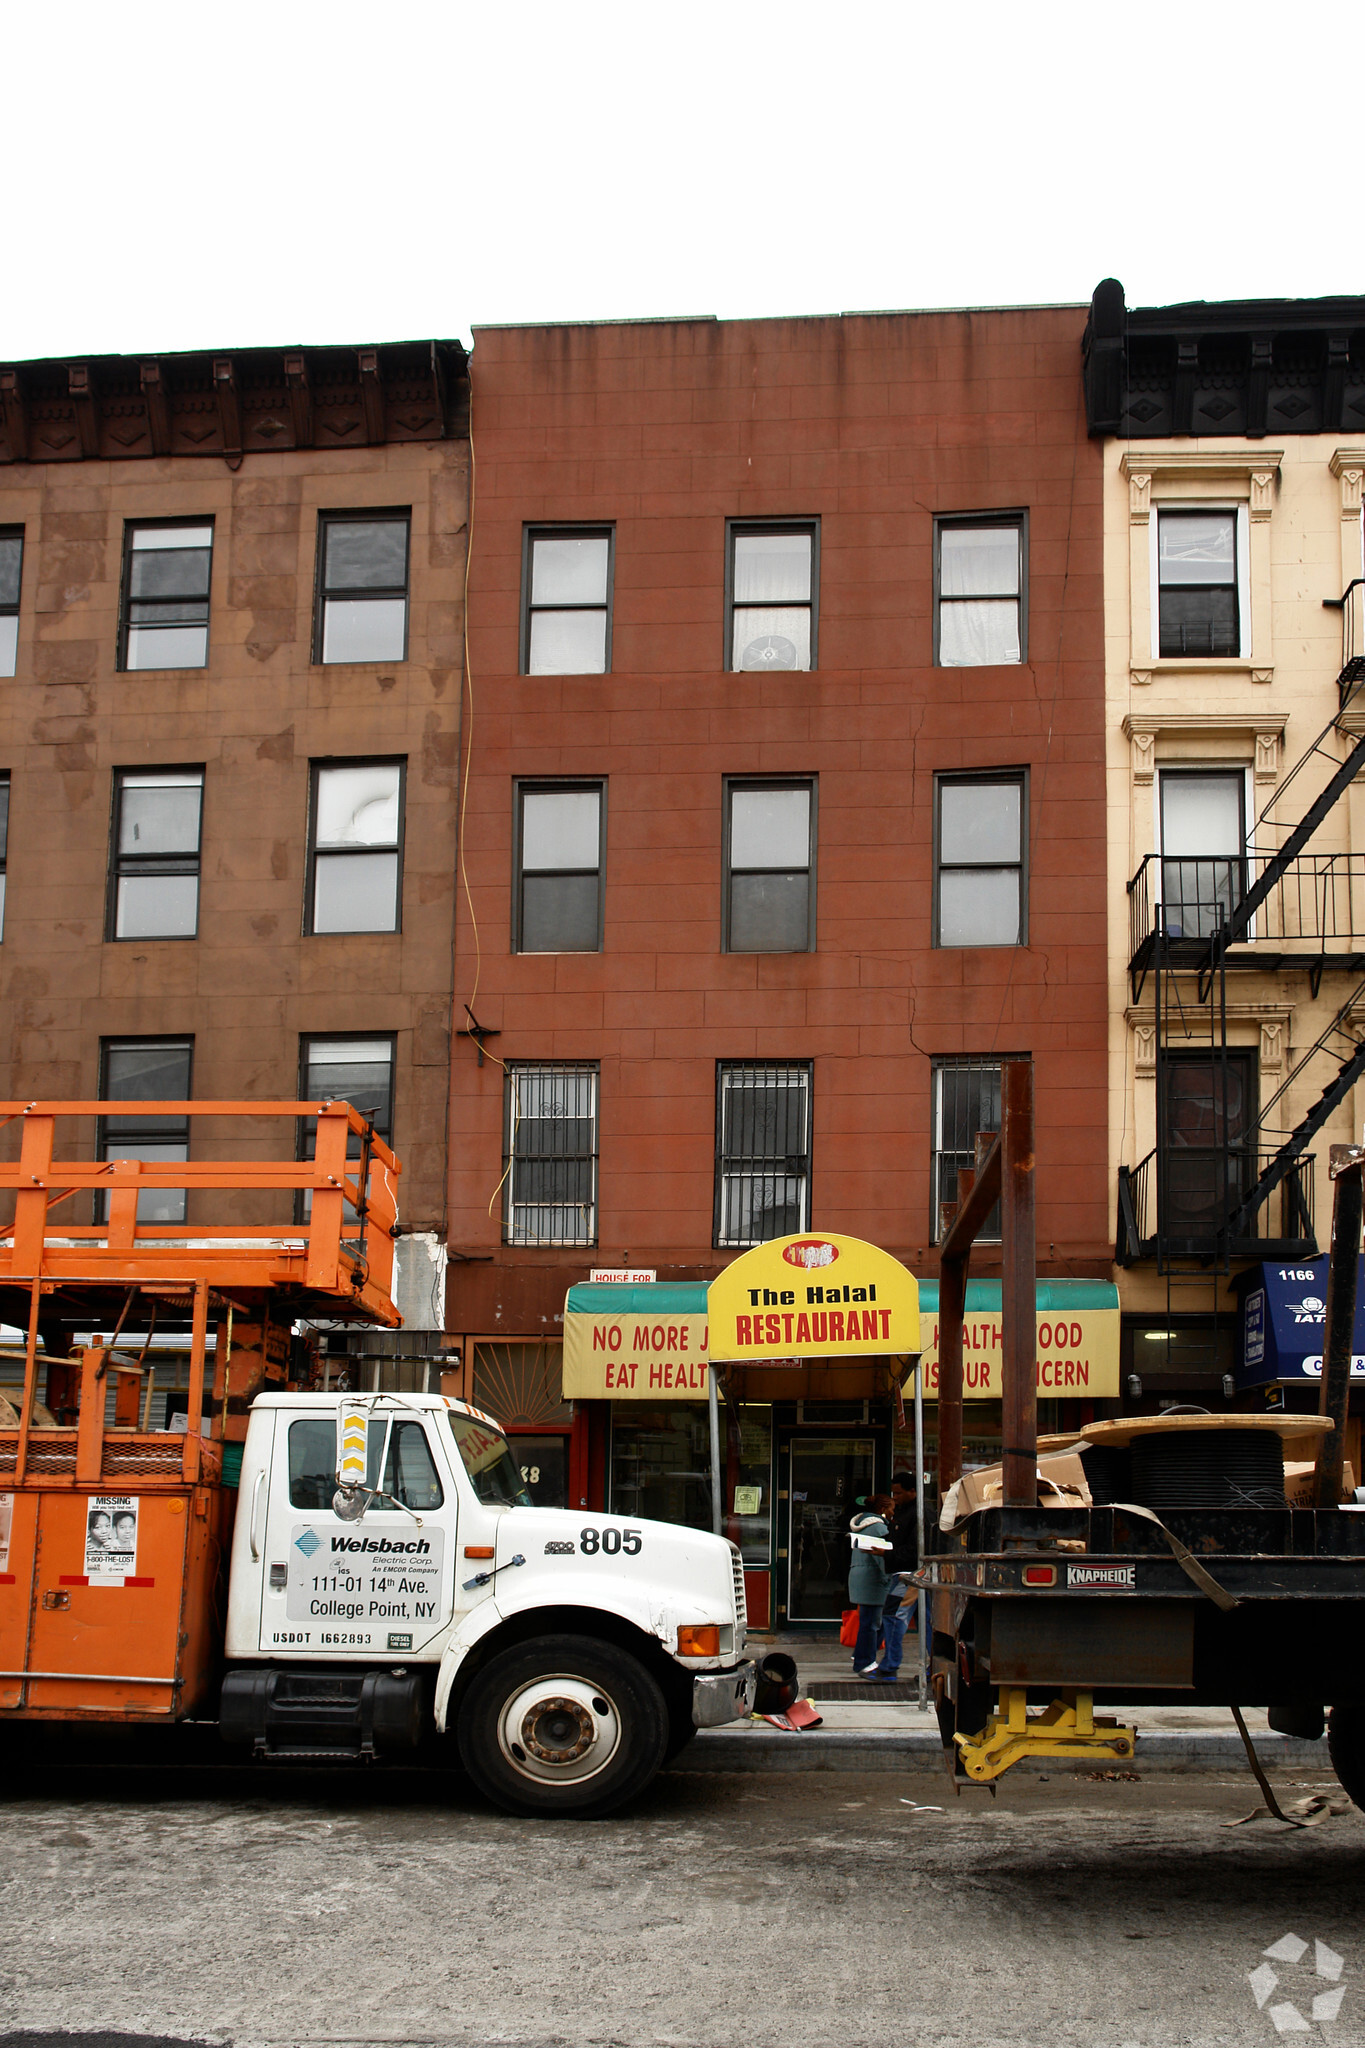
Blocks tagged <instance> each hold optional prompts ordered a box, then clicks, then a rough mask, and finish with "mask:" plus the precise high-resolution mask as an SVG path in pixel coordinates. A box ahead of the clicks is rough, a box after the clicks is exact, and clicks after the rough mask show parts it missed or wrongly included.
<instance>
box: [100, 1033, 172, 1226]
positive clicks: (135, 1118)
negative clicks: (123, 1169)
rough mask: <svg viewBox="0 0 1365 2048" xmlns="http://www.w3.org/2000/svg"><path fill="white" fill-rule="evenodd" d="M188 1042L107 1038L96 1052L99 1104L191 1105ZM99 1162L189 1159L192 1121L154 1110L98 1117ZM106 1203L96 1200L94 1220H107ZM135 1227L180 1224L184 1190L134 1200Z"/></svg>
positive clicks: (152, 1192) (165, 1190)
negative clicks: (97, 1053)
mask: <svg viewBox="0 0 1365 2048" xmlns="http://www.w3.org/2000/svg"><path fill="white" fill-rule="evenodd" d="M193 1058H194V1040H193V1039H192V1038H106V1039H105V1040H104V1041H103V1042H102V1044H101V1046H100V1100H101V1101H102V1102H130V1103H131V1102H136V1103H147V1104H155V1103H162V1102H166V1103H170V1102H188V1101H189V1099H190V1072H191V1066H192V1063H193ZM95 1150H96V1155H97V1157H99V1158H100V1159H158V1160H159V1159H176V1160H179V1159H188V1158H189V1156H190V1120H189V1117H188V1116H186V1115H185V1114H184V1112H183V1111H178V1110H168V1111H166V1112H164V1113H162V1112H161V1111H159V1110H157V1109H154V1108H147V1109H136V1110H130V1111H129V1112H128V1114H127V1115H126V1116H122V1115H119V1114H117V1113H115V1114H113V1115H107V1116H102V1117H101V1118H100V1119H99V1123H98V1126H97V1129H96V1133H95ZM108 1213H109V1212H108V1198H107V1196H104V1195H96V1197H95V1220H96V1222H97V1223H102V1222H104V1221H105V1220H106V1219H107V1217H108ZM137 1220H138V1222H139V1223H183V1222H184V1221H185V1190H184V1189H183V1188H152V1189H149V1190H148V1191H147V1193H146V1194H141V1195H139V1196H138V1198H137Z"/></svg>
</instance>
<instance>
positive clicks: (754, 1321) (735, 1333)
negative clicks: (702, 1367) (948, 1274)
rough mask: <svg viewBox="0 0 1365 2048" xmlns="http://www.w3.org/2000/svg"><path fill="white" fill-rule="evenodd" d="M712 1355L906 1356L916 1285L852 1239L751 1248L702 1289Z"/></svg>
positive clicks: (914, 1341) (749, 1360) (913, 1345)
mask: <svg viewBox="0 0 1365 2048" xmlns="http://www.w3.org/2000/svg"><path fill="white" fill-rule="evenodd" d="M707 1301H708V1303H709V1305H710V1310H711V1352H712V1356H713V1357H715V1358H716V1359H717V1360H724V1361H725V1363H727V1364H730V1363H738V1364H742V1365H750V1364H763V1363H769V1364H771V1363H772V1362H774V1361H776V1360H785V1359H791V1358H887V1357H893V1358H895V1357H904V1356H905V1355H906V1354H907V1353H910V1352H916V1351H918V1350H919V1348H920V1330H919V1287H918V1285H917V1283H916V1281H915V1279H914V1277H913V1275H912V1274H910V1273H909V1272H907V1270H906V1268H905V1267H904V1266H903V1265H902V1264H901V1262H900V1260H899V1259H893V1258H892V1256H891V1254H890V1252H884V1251H882V1249H881V1248H880V1246H878V1245H875V1244H865V1243H864V1241H863V1240H862V1238H860V1237H833V1236H831V1235H829V1234H828V1233H827V1232H818V1233H817V1232H815V1231H803V1232H802V1233H801V1234H800V1235H799V1236H797V1237H778V1238H774V1239H773V1240H772V1242H771V1243H769V1244H759V1245H755V1246H754V1248H753V1250H752V1251H748V1252H744V1253H742V1254H741V1256H740V1257H739V1258H737V1259H736V1260H735V1262H734V1264H733V1265H731V1266H727V1267H726V1269H725V1271H724V1272H723V1273H722V1274H720V1275H719V1277H718V1278H717V1279H715V1280H713V1281H712V1282H711V1285H710V1287H709V1288H708V1289H707Z"/></svg>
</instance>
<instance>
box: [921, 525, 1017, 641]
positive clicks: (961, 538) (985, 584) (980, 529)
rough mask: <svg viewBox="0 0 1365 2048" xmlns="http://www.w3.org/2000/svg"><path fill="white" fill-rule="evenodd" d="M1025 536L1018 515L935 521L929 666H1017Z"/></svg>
mask: <svg viewBox="0 0 1365 2048" xmlns="http://www.w3.org/2000/svg"><path fill="white" fill-rule="evenodd" d="M1027 538H1028V535H1027V520H1026V517H1025V515H1024V513H1022V512H1011V513H1002V514H998V515H996V514H992V515H986V514H981V515H975V514H974V515H972V516H970V517H963V518H960V519H959V518H951V519H949V518H943V519H938V520H936V521H935V523H934V594H935V603H934V663H935V666H936V667H938V668H988V667H993V666H1007V665H1009V664H1012V663H1017V662H1021V661H1023V660H1024V658H1025V642H1026V637H1027V636H1026V624H1027V621H1026V609H1027V607H1026V603H1025V596H1026V589H1027V584H1026V576H1025V566H1026V556H1027Z"/></svg>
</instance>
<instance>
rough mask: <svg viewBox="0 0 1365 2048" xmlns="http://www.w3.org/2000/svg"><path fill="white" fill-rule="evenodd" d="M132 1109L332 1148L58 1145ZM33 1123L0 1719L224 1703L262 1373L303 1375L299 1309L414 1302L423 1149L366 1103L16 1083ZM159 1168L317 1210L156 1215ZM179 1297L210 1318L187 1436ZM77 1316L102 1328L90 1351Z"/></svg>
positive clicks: (179, 1182)
mask: <svg viewBox="0 0 1365 2048" xmlns="http://www.w3.org/2000/svg"><path fill="white" fill-rule="evenodd" d="M115 1116H116V1117H119V1118H131V1117H137V1118H139V1119H142V1118H150V1117H169V1116H174V1117H176V1118H182V1119H183V1118H198V1119H203V1118H205V1117H208V1118H212V1119H228V1118H250V1119H251V1120H252V1121H253V1123H255V1124H257V1125H259V1124H262V1123H265V1124H267V1125H269V1124H270V1123H271V1122H272V1120H273V1121H274V1123H275V1128H276V1129H278V1130H280V1131H281V1134H282V1137H283V1139H284V1143H282V1144H281V1146H280V1148H279V1149H280V1150H281V1151H285V1150H287V1151H288V1152H291V1153H292V1152H294V1151H296V1150H303V1151H310V1150H311V1152H312V1156H311V1157H309V1158H303V1159H298V1158H273V1159H227V1160H204V1159H195V1158H190V1159H187V1160H168V1159H164V1158H163V1159H136V1158H134V1159H117V1160H91V1159H83V1160H71V1159H58V1158H57V1157H56V1156H55V1153H56V1134H57V1126H58V1123H59V1121H61V1120H62V1119H68V1118H80V1119H85V1120H86V1121H87V1128H88V1127H89V1122H90V1120H93V1119H96V1118H100V1117H115ZM15 1122H18V1123H20V1124H21V1126H22V1135H21V1140H20V1145H19V1156H18V1159H17V1160H10V1161H5V1162H0V1200H3V1199H4V1196H5V1194H6V1193H9V1192H12V1194H13V1211H14V1213H13V1221H12V1222H11V1223H8V1224H6V1225H4V1226H2V1227H0V1319H3V1320H4V1321H6V1322H8V1323H10V1324H11V1325H17V1326H18V1327H20V1328H22V1329H24V1331H25V1353H24V1385H23V1392H22V1395H21V1396H20V1399H19V1402H18V1413H17V1416H16V1417H15V1418H14V1420H13V1422H12V1423H11V1424H10V1426H8V1427H7V1426H6V1424H5V1421H4V1420H3V1419H0V1719H3V1718H5V1717H6V1716H7V1715H9V1716H13V1717H18V1718H30V1719H31V1718H61V1719H67V1718H71V1717H73V1716H75V1717H88V1716H94V1717H97V1718H101V1719H109V1718H114V1719H125V1720H126V1719H132V1720H148V1719H150V1720H161V1719H166V1718H175V1717H177V1716H179V1715H182V1714H185V1713H191V1712H193V1711H194V1710H195V1708H196V1706H198V1705H200V1704H202V1702H203V1699H204V1697H205V1696H206V1693H207V1690H208V1688H209V1686H210V1683H211V1680H212V1676H213V1673H214V1670H215V1667H216V1659H217V1655H218V1638H219V1633H220V1630H219V1626H218V1623H217V1621H216V1619H215V1588H216V1587H217V1586H218V1583H219V1581H220V1579H221V1576H222V1563H223V1555H224V1551H225V1547H226V1543H227V1538H228V1533H229V1531H230V1528H231V1520H232V1514H233V1510H234V1508H235V1499H236V1496H235V1492H234V1491H233V1462H234V1451H233V1448H232V1447H233V1445H234V1443H238V1444H239V1443H240V1442H241V1440H242V1439H243V1438H244V1437H245V1435H246V1427H247V1410H248V1408H249V1406H250V1403H251V1400H252V1399H253V1398H254V1396H255V1394H257V1393H258V1392H260V1391H261V1389H262V1388H263V1387H264V1386H266V1385H268V1384H270V1383H271V1382H272V1381H273V1382H275V1383H277V1384H283V1383H284V1380H285V1378H286V1374H287V1372H288V1369H289V1366H288V1361H289V1357H290V1349H291V1347H290V1332H291V1330H292V1327H293V1324H294V1322H295V1321H296V1320H297V1319H299V1318H303V1319H305V1320H307V1319H321V1320H324V1321H331V1322H335V1321H346V1322H360V1323H368V1324H372V1325H383V1326H386V1327H389V1328H393V1327H396V1326H397V1325H398V1324H399V1323H400V1322H401V1320H402V1319H401V1317H400V1316H399V1314H398V1311H397V1309H396V1308H395V1307H394V1303H393V1275H394V1238H395V1237H396V1235H397V1220H398V1202H397V1185H398V1177H399V1174H400V1172H401V1170H402V1169H401V1167H400V1165H399V1162H398V1160H397V1158H396V1157H395V1156H394V1154H393V1152H392V1151H391V1150H390V1149H389V1147H388V1146H387V1145H386V1144H385V1143H384V1142H383V1140H382V1139H380V1138H379V1137H377V1136H376V1134H375V1132H374V1129H373V1126H372V1125H371V1124H370V1123H369V1122H368V1120H367V1119H366V1118H364V1117H363V1116H361V1115H360V1113H359V1112H358V1111H357V1110H355V1109H353V1108H352V1107H351V1105H350V1104H349V1103H346V1102H322V1103H316V1102H313V1103H309V1102H147V1103H134V1102H27V1103H23V1102H9V1103H0V1129H3V1128H4V1127H5V1126H6V1125H9V1124H12V1123H15ZM310 1126H311V1129H310ZM300 1127H302V1129H303V1131H304V1132H305V1134H306V1135H307V1136H308V1138H309V1141H310V1142H309V1143H307V1144H305V1145H302V1146H299V1145H297V1144H296V1133H297V1132H298V1131H299V1129H300ZM190 1149H191V1151H193V1149H194V1148H193V1147H191V1148H190ZM348 1154H349V1156H348ZM158 1189H176V1190H180V1189H184V1190H186V1191H187V1193H188V1195H189V1198H190V1203H192V1204H193V1207H192V1209H191V1213H192V1214H194V1213H195V1211H197V1210H199V1209H203V1208H206V1207H208V1206H209V1205H207V1204H204V1203H201V1202H195V1201H194V1197H195V1196H196V1194H198V1193H199V1192H200V1191H203V1190H212V1189H223V1190H237V1191H243V1190H250V1191H258V1192H259V1191H265V1192H267V1193H269V1192H271V1191H274V1192H275V1193H277V1194H278V1195H281V1196H283V1197H285V1198H286V1199H284V1200H282V1201H280V1202H278V1203H277V1204H276V1205H275V1206H276V1207H277V1208H279V1209H281V1210H284V1209H286V1208H287V1209H292V1210H293V1211H294V1214H295V1216H296V1217H298V1218H300V1219H301V1220H297V1221H292V1222H291V1221H282V1222H280V1223H275V1224H246V1225H243V1224H239V1223H237V1222H235V1221H233V1222H229V1223H224V1222H222V1221H220V1222H218V1223H216V1224H215V1223H213V1222H204V1221H201V1220H196V1221H195V1222H193V1223H178V1222H166V1221H151V1220H144V1221H140V1220H139V1217H138V1198H139V1196H140V1195H142V1194H147V1193H151V1192H154V1191H156V1190H158ZM93 1198H98V1199H93ZM100 1215H102V1216H103V1219H104V1220H102V1221H91V1220H90V1219H91V1218H92V1216H100ZM158 1317H160V1318H161V1321H162V1327H163V1329H164V1328H165V1327H166V1325H167V1324H168V1323H170V1324H178V1325H179V1326H180V1327H182V1328H184V1327H186V1326H187V1327H188V1330H189V1352H190V1357H189V1387H188V1395H187V1412H186V1416H185V1428H184V1432H183V1434H181V1433H179V1432H178V1431H173V1430H166V1429H162V1430H152V1429H151V1428H150V1427H149V1420H150V1417H149V1410H150V1405H151V1404H150V1400H148V1399H145V1398H144V1397H143V1388H144V1382H146V1378H147V1375H148V1374H149V1372H150V1371H151V1370H152V1367H151V1366H149V1364H148V1359H149V1354H150V1346H151V1338H152V1332H153V1331H154V1330H155V1328H156V1326H157V1319H158ZM75 1330H79V1331H82V1332H83V1333H85V1335H87V1336H89V1333H91V1332H95V1333H98V1334H96V1335H95V1336H94V1337H93V1338H92V1339H91V1340H90V1341H88V1342H85V1343H83V1344H82V1346H81V1348H79V1349H78V1350H74V1349H72V1347H71V1345H70V1342H69V1336H70V1333H71V1332H73V1331H75ZM211 1330H212V1343H210V1331H211ZM135 1332H145V1337H144V1340H143V1342H142V1345H141V1350H140V1352H138V1351H135V1349H134V1346H135V1345H136V1344H137V1341H138V1340H137V1337H136V1336H135V1335H134V1333H135ZM54 1333H55V1335H56V1338H57V1341H55V1342H54V1341H52V1340H53V1338H54ZM63 1333H65V1335H63ZM110 1333H112V1334H110ZM125 1333H126V1334H125ZM40 1336H41V1337H42V1338H43V1339H44V1340H46V1341H44V1344H43V1349H42V1350H41V1351H40V1349H39V1344H40ZM40 1365H41V1367H42V1368H43V1369H45V1371H46V1385H45V1389H44V1392H45V1395H46V1400H45V1401H44V1400H43V1399H41V1398H40V1393H39V1386H38V1376H39V1370H40ZM111 1385H112V1389H113V1394H114V1399H113V1409H112V1418H109V1407H110V1403H109V1398H108V1397H109V1392H110V1388H111ZM107 1418H109V1419H107ZM225 1457H226V1464H227V1475H226V1477H227V1484H226V1485H225V1484H224V1478H225V1471H224V1465H225ZM235 1457H236V1462H238V1463H240V1452H237V1453H235ZM130 1560H131V1568H128V1569H121V1568H120V1567H121V1566H124V1565H128V1564H129V1561H130ZM135 1610H136V1611H135Z"/></svg>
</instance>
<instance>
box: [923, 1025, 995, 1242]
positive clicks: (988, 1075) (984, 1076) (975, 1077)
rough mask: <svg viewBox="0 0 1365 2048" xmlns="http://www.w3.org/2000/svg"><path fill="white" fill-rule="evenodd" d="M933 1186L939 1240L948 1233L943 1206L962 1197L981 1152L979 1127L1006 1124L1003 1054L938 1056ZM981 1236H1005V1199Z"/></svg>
mask: <svg viewBox="0 0 1365 2048" xmlns="http://www.w3.org/2000/svg"><path fill="white" fill-rule="evenodd" d="M933 1091H934V1151H933V1186H932V1188H931V1190H930V1203H931V1207H930V1217H929V1222H930V1229H931V1231H932V1234H933V1240H934V1242H935V1244H937V1243H938V1240H939V1239H940V1237H941V1236H942V1235H943V1233H942V1231H941V1230H940V1228H939V1211H940V1208H941V1205H942V1204H943V1203H944V1202H951V1203H953V1204H954V1206H956V1203H957V1177H958V1174H959V1173H960V1172H962V1171H963V1170H964V1169H966V1168H969V1167H970V1166H971V1165H972V1164H973V1162H974V1160H975V1158H976V1134H977V1132H978V1131H998V1130H999V1128H1000V1062H999V1060H977V1059H947V1060H935V1062H934V1069H933ZM980 1236H981V1237H982V1238H986V1239H998V1238H999V1236H1000V1204H999V1203H998V1202H997V1203H996V1205H995V1207H994V1208H993V1209H992V1210H991V1213H990V1215H989V1216H988V1217H987V1218H986V1222H985V1226H984V1228H983V1229H982V1230H981V1232H980Z"/></svg>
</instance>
